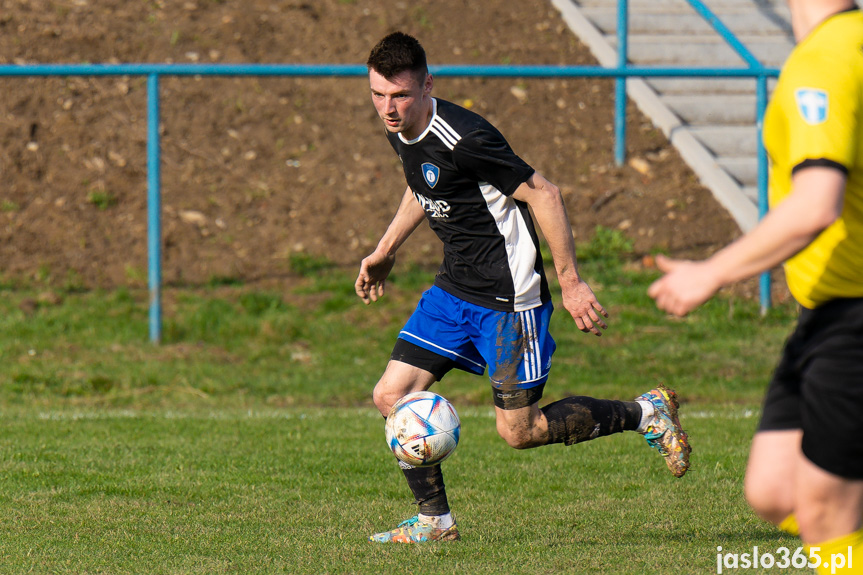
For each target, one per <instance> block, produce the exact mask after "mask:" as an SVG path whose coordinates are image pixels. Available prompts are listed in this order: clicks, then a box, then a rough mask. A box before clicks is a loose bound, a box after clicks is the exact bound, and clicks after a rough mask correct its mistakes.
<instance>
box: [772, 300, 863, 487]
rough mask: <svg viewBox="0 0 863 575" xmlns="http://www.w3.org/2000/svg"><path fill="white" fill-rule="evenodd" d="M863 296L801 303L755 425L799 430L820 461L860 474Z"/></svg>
mask: <svg viewBox="0 0 863 575" xmlns="http://www.w3.org/2000/svg"><path fill="white" fill-rule="evenodd" d="M861 414H863V299H840V300H834V301H831V302H829V303H826V304H824V305H822V306H820V307H818V308H816V309H814V310H810V309H804V310H803V311H802V313H801V314H800V318H799V320H798V323H797V327H796V328H795V330H794V333H792V334H791V337H789V338H788V341H787V342H786V344H785V350H784V351H783V354H782V358H781V359H780V361H779V365H778V367H777V368H776V372H775V373H774V374H773V380H772V381H771V382H770V387H769V388H768V390H767V396H766V398H765V400H764V413H763V415H762V417H761V424H760V426H759V431H775V430H786V429H802V430H803V446H802V447H803V454H804V455H805V456H806V457H807V458H808V459H809V460H810V461H812V462H813V463H814V464H815V465H817V466H818V467H820V468H822V469H824V470H826V471H829V472H830V473H834V474H836V475H839V476H841V477H844V478H847V479H863V415H861Z"/></svg>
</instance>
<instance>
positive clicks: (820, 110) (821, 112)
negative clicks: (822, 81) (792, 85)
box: [794, 88, 827, 126]
mask: <svg viewBox="0 0 863 575" xmlns="http://www.w3.org/2000/svg"><path fill="white" fill-rule="evenodd" d="M794 97H795V98H796V100H797V109H798V110H800V115H801V116H803V120H804V121H805V122H806V123H807V124H810V125H812V126H816V125H818V124H821V123H823V122H824V121H825V120H826V119H827V92H825V91H824V90H815V89H813V88H801V89H799V90H797V91H796V92H794Z"/></svg>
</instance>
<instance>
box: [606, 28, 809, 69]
mask: <svg viewBox="0 0 863 575" xmlns="http://www.w3.org/2000/svg"><path fill="white" fill-rule="evenodd" d="M738 39H739V40H740V41H741V42H742V43H743V45H745V46H746V48H747V49H748V50H749V51H750V52H751V53H752V54H753V55H754V56H755V57H756V58H757V59H758V60H759V61H760V62H762V63H763V64H765V65H766V66H770V67H780V66H781V65H782V63H783V62H785V59H786V58H787V57H788V54H789V53H790V52H791V49H792V48H793V44H792V43H791V42H790V41H789V40H788V39H787V38H784V37H781V36H769V37H764V36H749V37H746V36H744V37H739V38H738ZM605 40H606V42H608V44H609V45H610V46H611V47H612V48H614V49H615V50H616V49H617V36H614V35H609V36H606V37H605ZM628 43H629V61H630V62H633V63H636V64H641V65H653V66H656V65H662V64H665V65H671V64H674V65H676V66H709V67H745V66H746V62H745V61H744V60H743V59H742V58H741V57H740V56H739V55H738V54H737V52H736V51H735V50H734V49H733V48H731V46H729V45H728V43H727V42H725V40H724V39H722V38H720V37H713V36H692V35H668V34H666V35H656V36H654V35H644V34H630V35H629V38H628Z"/></svg>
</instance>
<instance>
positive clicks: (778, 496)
mask: <svg viewBox="0 0 863 575" xmlns="http://www.w3.org/2000/svg"><path fill="white" fill-rule="evenodd" d="M743 493H744V495H745V497H746V502H747V503H749V506H750V507H751V508H752V510H753V511H755V513H756V514H757V515H758V516H759V517H761V518H762V519H764V520H765V521H769V522H771V523H773V524H775V525H778V524H779V523H781V522H782V521H783V520H785V518H786V517H788V516H789V515H790V514H791V513H792V512H793V511H794V508H793V506H794V504H793V501H792V497H791V494H790V493H788V492H787V490H786V489H783V488H782V487H781V486H777V485H775V484H774V483H773V482H771V481H769V480H765V478H763V477H757V476H754V475H751V474H747V475H746V478H745V479H744V482H743Z"/></svg>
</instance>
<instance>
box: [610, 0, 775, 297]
mask: <svg viewBox="0 0 863 575" xmlns="http://www.w3.org/2000/svg"><path fill="white" fill-rule="evenodd" d="M686 1H687V2H688V3H689V5H690V6H692V8H693V10H695V11H696V12H697V13H698V15H699V16H701V17H702V18H704V20H705V21H707V23H708V24H710V25H711V26H712V27H713V29H714V30H715V31H716V33H717V34H719V36H720V37H722V39H723V40H725V42H726V43H727V44H728V45H729V46H730V47H731V48H732V49H733V50H734V51H735V52H736V53H737V55H738V56H740V58H741V59H742V60H743V61H744V62H745V63H746V65H747V68H741V69H736V70H738V71H746V72H747V73H746V74H742V75H744V76H749V77H753V78H755V81H756V87H755V118H756V139H757V146H758V148H757V162H758V174H757V184H758V217H759V219H760V218H763V217H764V215H765V214H766V213H767V209H768V202H767V152H766V150H765V148H764V140H763V138H762V135H763V127H764V112H765V110H766V109H767V79H768V78H771V77H777V76H778V75H779V70H777V69H775V68H767V67H765V66H764V65H763V64H761V62H760V61H759V60H758V58H756V57H755V55H754V54H752V52H750V51H749V49H748V48H747V47H746V46H744V45H743V43H742V42H740V40H738V38H737V36H735V35H734V33H733V32H732V31H731V30H730V29H729V28H728V27H727V26H726V25H725V24H723V23H722V21H721V20H720V19H719V18H718V17H717V16H716V15H715V14H714V13H713V12H712V11H711V10H710V9H709V8H708V7H707V6H706V5H705V4H704V3H703V2H701V0H686ZM628 13H629V5H628V0H617V46H618V50H617V67H618V69H630V70H632V68H627V66H626V63H627V61H628V59H629V52H628V45H629V44H628V40H627V37H628V33H629V30H628V29H629V17H628ZM732 70H735V69H733V68H731V69H725V71H724V72H723V73H721V74H710V75H715V76H722V77H731V76H732V74H731V73H730V72H731V71H732ZM705 75H708V74H705ZM627 76H628V75H626V76H620V77H619V78H618V79H617V80H616V93H615V104H614V105H615V111H614V117H615V123H614V126H615V152H614V159H615V162H616V163H617V165H618V166H620V165H622V164H623V161H624V159H625V156H626V151H625V150H626V147H625V146H626V144H625V140H626V132H625V130H626V123H625V121H624V120H623V119H622V118H625V116H626V77H627ZM770 292H771V280H770V272H769V271H768V272H764V273H762V274H761V275H760V277H759V299H760V302H761V313H762V314H764V313H766V311H767V310H768V309H769V308H770V305H771V302H770V299H771V293H770Z"/></svg>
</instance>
